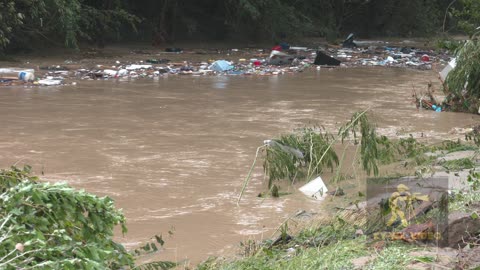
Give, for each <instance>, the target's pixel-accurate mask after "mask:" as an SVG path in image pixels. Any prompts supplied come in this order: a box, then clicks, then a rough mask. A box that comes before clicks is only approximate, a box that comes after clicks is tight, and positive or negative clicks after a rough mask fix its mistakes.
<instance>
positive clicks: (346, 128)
mask: <svg viewBox="0 0 480 270" xmlns="http://www.w3.org/2000/svg"><path fill="white" fill-rule="evenodd" d="M370 109H371V107H368V108H367V109H366V110H364V111H363V112H361V113H359V114H358V115H357V117H355V119H354V120H353V121H351V122H350V124H348V126H346V127H345V128H344V129H343V131H342V130H341V131H342V132H341V133H340V134H338V135H337V137H335V139H333V141H332V142H331V143H330V144H329V145H328V147H327V149H325V151H324V152H323V155H322V156H321V157H320V159H319V160H318V162H317V164H316V165H315V167H317V166H319V165H320V162H322V160H323V158H324V157H325V155H326V154H327V152H328V150H330V148H332V146H333V145H334V144H335V143H336V142H337V141H338V139H339V138H341V137H342V136H341V135H344V134H345V132H347V131H348V130H349V129H350V128H351V127H352V126H353V125H354V124H355V123H356V122H357V121H358V119H360V117H362V116H363V115H364V114H365V113H367V112H368V111H369V110H370ZM311 177H312V174H311V172H308V174H307V179H311Z"/></svg>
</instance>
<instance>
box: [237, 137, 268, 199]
mask: <svg viewBox="0 0 480 270" xmlns="http://www.w3.org/2000/svg"><path fill="white" fill-rule="evenodd" d="M264 147H265V145H262V146H260V147H258V148H257V152H256V153H255V159H254V160H253V163H252V166H251V167H250V171H249V172H248V174H247V177H246V178H245V180H244V182H243V187H242V191H240V195H239V196H238V199H237V206H239V205H240V200H241V199H242V196H243V193H244V192H245V189H246V188H247V185H248V182H250V178H251V176H252V172H253V169H254V168H255V164H256V163H257V158H258V153H260V150H261V149H262V148H264Z"/></svg>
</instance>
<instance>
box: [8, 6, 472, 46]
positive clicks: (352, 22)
mask: <svg viewBox="0 0 480 270" xmlns="http://www.w3.org/2000/svg"><path fill="white" fill-rule="evenodd" d="M450 2H451V1H446V0H432V1H416V0H406V1H397V0H381V1H380V0H372V1H365V0H359V1H330V0H320V1H318V0H317V1H314V0H305V1H293V2H292V1H287V0H261V1H258V0H227V1H224V0H207V1H179V0H160V1H153V0H148V1H127V0H105V1H93V0H21V1H13V0H7V1H3V2H2V3H0V15H1V16H0V48H6V49H7V50H15V49H18V50H24V49H29V48H30V46H32V44H35V45H36V46H39V43H45V45H52V44H53V45H56V46H61V45H62V44H63V45H65V46H67V47H73V48H76V47H77V46H78V44H79V42H89V43H91V44H96V45H98V46H100V47H102V46H103V45H105V44H106V43H108V42H112V41H139V40H141V41H147V42H151V43H152V44H153V45H160V44H165V43H171V42H175V41H177V40H186V39H194V40H232V39H234V40H245V41H250V40H266V41H275V42H279V41H282V40H286V41H288V40H292V39H294V38H297V37H304V36H313V37H326V38H327V39H329V40H332V41H333V40H336V39H337V38H339V37H343V36H344V35H345V34H348V33H350V32H354V33H357V34H358V35H360V36H363V37H371V36H419V35H428V34H433V33H436V32H439V31H440V29H442V26H443V28H444V29H445V24H446V25H447V26H448V28H454V27H455V26H456V23H457V21H458V22H459V24H460V26H461V29H464V30H465V31H469V29H471V27H472V26H475V22H476V20H477V19H478V2H477V1H475V0H462V1H458V3H455V4H454V5H453V6H450V5H449V4H450ZM447 7H449V9H447ZM445 10H447V11H448V12H447V14H451V16H450V15H449V16H446V17H445V18H444V16H443V14H444V13H445ZM452 10H453V11H454V12H452ZM456 18H458V19H456Z"/></svg>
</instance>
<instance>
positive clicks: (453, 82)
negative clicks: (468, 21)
mask: <svg viewBox="0 0 480 270" xmlns="http://www.w3.org/2000/svg"><path fill="white" fill-rule="evenodd" d="M456 55H457V66H456V67H455V68H454V69H453V70H452V71H451V72H450V73H449V74H448V76H447V79H446V84H445V87H444V92H445V93H446V94H447V97H446V101H445V103H446V104H447V105H449V106H450V108H451V109H452V110H453V111H465V112H473V113H477V112H478V110H479V106H480V103H479V99H480V67H479V65H478V63H479V61H480V42H479V41H478V39H477V38H476V37H474V38H473V39H471V40H468V41H467V42H465V44H463V46H461V47H460V48H459V50H458V51H457V53H456Z"/></svg>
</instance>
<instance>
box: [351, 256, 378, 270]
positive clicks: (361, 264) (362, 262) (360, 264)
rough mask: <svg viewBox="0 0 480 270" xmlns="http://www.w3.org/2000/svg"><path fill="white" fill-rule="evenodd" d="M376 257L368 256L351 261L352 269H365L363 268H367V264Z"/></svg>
mask: <svg viewBox="0 0 480 270" xmlns="http://www.w3.org/2000/svg"><path fill="white" fill-rule="evenodd" d="M376 257H377V256H376V255H369V256H363V257H358V258H355V259H353V260H352V264H353V269H365V266H367V264H368V263H369V262H371V261H373V260H374V259H375V258H376Z"/></svg>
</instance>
